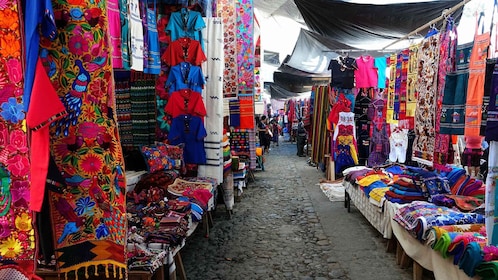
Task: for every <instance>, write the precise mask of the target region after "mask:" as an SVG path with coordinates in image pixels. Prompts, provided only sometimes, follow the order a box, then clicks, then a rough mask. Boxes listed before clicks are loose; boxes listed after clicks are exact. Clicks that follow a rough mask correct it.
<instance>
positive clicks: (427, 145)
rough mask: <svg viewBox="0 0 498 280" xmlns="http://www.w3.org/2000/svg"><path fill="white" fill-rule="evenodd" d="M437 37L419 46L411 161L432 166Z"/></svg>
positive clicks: (431, 37) (430, 38)
mask: <svg viewBox="0 0 498 280" xmlns="http://www.w3.org/2000/svg"><path fill="white" fill-rule="evenodd" d="M438 52H439V36H436V35H433V36H430V37H428V38H425V39H424V40H423V41H422V43H421V44H420V48H419V52H418V59H419V65H420V68H419V72H418V77H417V86H416V91H417V94H418V98H417V108H416V111H415V135H416V136H415V141H414V143H413V157H412V159H413V160H415V161H417V162H420V163H423V164H426V165H429V166H432V159H433V155H434V141H435V134H434V128H435V123H434V122H435V117H436V116H435V114H436V110H435V108H436V92H437V78H438V77H437V71H438V62H439V57H438Z"/></svg>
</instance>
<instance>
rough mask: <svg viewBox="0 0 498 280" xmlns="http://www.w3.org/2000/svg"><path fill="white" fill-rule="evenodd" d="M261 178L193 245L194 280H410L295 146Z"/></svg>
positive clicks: (272, 158) (187, 253)
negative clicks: (329, 193)
mask: <svg viewBox="0 0 498 280" xmlns="http://www.w3.org/2000/svg"><path fill="white" fill-rule="evenodd" d="M255 177H256V181H255V182H250V183H249V184H248V188H246V189H244V193H243V195H242V198H241V201H240V202H236V203H235V206H234V210H233V212H234V213H233V216H232V218H231V219H228V218H227V216H226V212H225V208H224V205H223V204H219V205H218V207H217V209H216V211H214V213H213V220H214V226H213V227H212V228H211V230H210V235H209V238H206V237H205V236H204V235H203V233H202V231H201V230H198V231H196V233H195V234H194V235H193V236H191V238H190V239H189V240H188V241H187V245H186V246H185V247H184V248H183V249H182V252H181V253H182V258H183V263H184V267H185V270H186V273H187V277H188V279H189V280H195V279H199V280H201V279H202V280H207V279H220V280H230V279H237V280H245V279H251V280H252V279H300V280H306V279H310V280H312V279H313V280H321V279H351V280H369V279H372V280H374V279H375V280H405V279H406V280H409V279H411V275H412V270H411V268H410V269H401V268H400V267H399V266H398V265H397V264H396V260H395V256H394V254H393V253H387V252H386V241H385V240H384V239H383V238H382V237H381V236H380V235H379V233H378V232H377V231H376V230H375V229H374V228H373V227H371V226H370V224H369V223H368V221H367V220H365V219H364V218H363V216H362V215H361V214H360V213H359V211H358V210H356V208H354V207H351V213H348V212H347V210H346V209H345V208H344V203H343V202H330V201H329V200H328V199H327V198H326V196H325V195H324V194H323V193H322V191H321V190H320V188H319V186H318V182H319V180H320V178H323V177H324V173H323V172H322V171H320V170H319V169H317V168H315V167H311V166H309V165H308V164H307V162H306V158H304V157H297V156H296V147H295V144H291V143H280V146H279V147H273V148H272V149H271V151H270V154H269V155H268V156H266V163H265V171H256V172H255Z"/></svg>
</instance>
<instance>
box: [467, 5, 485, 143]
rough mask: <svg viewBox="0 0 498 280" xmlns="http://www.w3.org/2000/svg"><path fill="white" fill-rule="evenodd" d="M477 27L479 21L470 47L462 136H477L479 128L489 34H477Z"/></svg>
mask: <svg viewBox="0 0 498 280" xmlns="http://www.w3.org/2000/svg"><path fill="white" fill-rule="evenodd" d="M481 15H484V14H481ZM478 25H479V21H478V22H477V24H476V30H475V33H474V34H475V35H474V46H473V47H472V53H471V54H470V62H469V84H468V88H467V102H466V103H465V132H464V134H465V135H466V136H478V135H479V130H480V128H481V118H482V104H481V103H482V99H483V96H484V78H485V76H486V58H487V57H488V46H489V43H490V33H489V32H486V33H483V34H478V30H477V29H478V28H477V26H478Z"/></svg>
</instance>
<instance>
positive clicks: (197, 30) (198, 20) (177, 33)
mask: <svg viewBox="0 0 498 280" xmlns="http://www.w3.org/2000/svg"><path fill="white" fill-rule="evenodd" d="M203 28H206V23H205V22H204V20H203V19H202V15H201V13H199V12H197V11H191V10H189V9H187V8H182V9H181V10H180V11H178V12H173V13H171V16H170V18H169V22H168V25H167V26H166V32H168V33H169V35H170V36H171V41H175V40H177V39H178V38H182V37H188V38H191V39H194V40H196V41H199V43H200V44H201V48H202V49H203V50H204V42H203V40H202V32H201V30H202V29H203Z"/></svg>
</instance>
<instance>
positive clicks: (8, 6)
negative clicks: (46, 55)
mask: <svg viewBox="0 0 498 280" xmlns="http://www.w3.org/2000/svg"><path fill="white" fill-rule="evenodd" d="M19 2H20V1H19ZM20 11H21V6H20V4H19V3H18V1H9V2H5V3H3V5H0V18H1V19H2V20H1V22H0V32H1V33H2V37H1V40H0V76H2V77H4V79H3V82H2V86H1V89H0V93H1V95H0V96H1V99H0V100H1V101H0V103H1V104H0V107H1V113H0V142H1V145H2V149H1V150H0V163H1V166H0V182H1V186H0V187H1V193H0V201H1V203H0V225H1V229H0V257H1V258H2V260H4V261H7V262H9V261H11V262H14V263H15V264H16V265H15V267H13V268H14V269H16V270H17V271H27V272H29V273H30V274H32V273H33V272H34V264H35V234H34V229H33V227H32V225H33V212H32V211H30V209H28V207H29V204H30V187H31V182H30V177H29V176H30V168H31V166H30V161H29V149H28V140H27V135H26V131H25V129H24V124H25V117H26V116H25V113H24V111H23V96H22V92H23V83H24V80H23V79H24V74H23V66H22V61H23V59H24V57H23V55H24V50H23V49H22V46H21V44H22V41H23V38H22V37H21V35H22V34H23V30H21V29H20V27H22V25H20V24H19V22H22V21H23V19H22V18H21V13H20ZM37 58H38V52H35V57H34V62H36V61H37ZM34 65H36V64H34ZM34 65H33V66H34ZM33 70H35V69H33ZM33 72H34V71H33ZM32 99H34V97H33V98H32ZM32 103H34V100H33V102H32ZM31 106H35V104H32V105H31ZM47 117H48V116H47ZM43 121H46V120H43ZM30 276H31V275H30Z"/></svg>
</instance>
